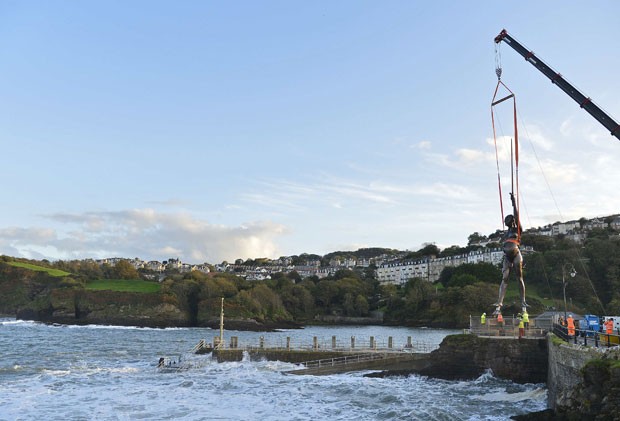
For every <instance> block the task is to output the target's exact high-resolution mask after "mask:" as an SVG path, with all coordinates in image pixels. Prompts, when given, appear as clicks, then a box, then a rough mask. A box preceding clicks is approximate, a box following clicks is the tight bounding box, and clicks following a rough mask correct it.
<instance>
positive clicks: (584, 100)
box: [495, 29, 620, 139]
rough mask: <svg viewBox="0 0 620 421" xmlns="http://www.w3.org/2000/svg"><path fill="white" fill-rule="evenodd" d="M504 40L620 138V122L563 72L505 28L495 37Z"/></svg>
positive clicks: (497, 41)
mask: <svg viewBox="0 0 620 421" xmlns="http://www.w3.org/2000/svg"><path fill="white" fill-rule="evenodd" d="M502 41H504V42H505V43H507V44H508V45H509V46H510V47H512V49H513V50H515V51H516V52H517V53H519V54H520V55H521V56H523V58H524V59H525V60H526V61H529V62H530V63H531V64H532V66H534V67H536V68H537V69H538V70H539V71H540V72H541V73H542V74H544V75H545V76H547V77H548V78H549V80H551V83H553V84H555V85H557V86H558V87H559V88H560V89H561V90H563V91H564V92H565V93H566V94H567V95H568V96H570V97H571V98H572V99H574V100H575V102H577V104H579V106H580V107H581V108H583V109H584V110H586V111H587V112H588V113H590V115H591V116H592V117H594V118H595V119H596V120H597V121H598V122H599V123H601V124H602V125H603V126H605V128H607V130H609V131H610V132H611V135H612V136H615V137H617V138H618V139H620V124H618V123H617V122H616V121H615V120H614V119H613V118H611V116H609V115H608V114H607V113H606V112H605V111H603V110H602V109H600V108H599V107H598V106H597V105H596V104H595V103H594V102H592V100H591V99H590V98H588V97H586V96H585V95H583V94H582V93H581V92H579V91H578V90H577V88H575V87H574V86H573V85H571V84H570V83H569V82H568V81H567V80H566V79H564V78H563V77H562V75H561V74H559V73H557V72H556V71H554V70H553V69H551V68H550V67H549V66H547V65H546V64H545V63H544V62H543V61H542V60H541V59H540V58H538V57H536V55H535V54H534V53H533V52H532V51H529V50H528V49H527V48H525V47H524V46H523V45H521V44H520V43H519V42H518V41H517V40H515V39H514V38H513V37H511V36H510V35H509V34H508V32H507V31H506V30H505V29H503V30H502V32H500V33H499V35H498V36H496V37H495V43H496V44H499V43H500V42H502Z"/></svg>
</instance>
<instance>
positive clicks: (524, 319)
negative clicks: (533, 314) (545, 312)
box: [523, 311, 530, 329]
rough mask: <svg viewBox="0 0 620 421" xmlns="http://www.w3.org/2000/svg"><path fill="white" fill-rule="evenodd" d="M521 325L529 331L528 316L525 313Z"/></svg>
mask: <svg viewBox="0 0 620 421" xmlns="http://www.w3.org/2000/svg"><path fill="white" fill-rule="evenodd" d="M523 325H524V326H525V329H529V327H530V315H529V314H527V311H524V312H523Z"/></svg>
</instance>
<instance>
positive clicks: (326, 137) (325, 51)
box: [0, 0, 620, 263]
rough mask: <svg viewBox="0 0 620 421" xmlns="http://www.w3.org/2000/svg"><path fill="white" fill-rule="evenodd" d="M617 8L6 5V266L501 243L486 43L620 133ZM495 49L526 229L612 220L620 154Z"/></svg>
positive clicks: (0, 80) (1, 119) (502, 115)
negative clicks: (588, 102) (478, 236)
mask: <svg viewBox="0 0 620 421" xmlns="http://www.w3.org/2000/svg"><path fill="white" fill-rule="evenodd" d="M513 3H514V2H513ZM618 12H620V3H618V2H615V1H600V2H596V5H592V4H589V3H584V2H577V1H562V2H560V1H550V2H535V1H523V2H517V3H515V4H509V3H508V2H503V3H502V2H499V3H498V2H495V3H490V2H475V3H474V2H447V1H439V2H421V1H390V2H370V1H352V0H351V1H338V2H333V1H313V2H287V1H262V2H254V1H232V2H216V1H184V2H172V1H132V2H122V1H105V2H104V1H91V2H46V1H29V2H18V1H5V2H2V3H0V18H1V19H2V25H0V51H2V54H1V59H0V60H2V63H1V65H0V89H1V92H0V98H2V100H1V101H0V107H1V109H0V128H1V130H0V144H1V145H2V152H1V153H0V174H1V175H2V179H3V197H4V200H3V201H2V206H0V254H8V255H12V256H23V257H30V258H37V259H38V258H48V259H72V258H86V257H112V256H124V257H140V258H143V259H147V260H150V259H156V260H164V259H167V258H169V257H178V258H181V259H182V260H183V261H188V262H193V263H200V262H203V261H208V262H212V263H213V262H220V261H222V260H234V259H235V258H239V257H240V258H250V257H252V258H255V257H278V256H281V255H292V254H300V253H304V252H307V253H316V254H325V253H328V252H331V251H335V250H355V249H357V248H360V247H389V248H397V249H414V250H417V249H418V248H420V247H421V246H422V244H423V243H426V242H435V243H436V244H437V245H438V246H440V247H441V248H443V247H447V246H450V245H465V244H466V242H467V237H468V235H470V234H471V233H473V232H475V231H478V232H481V233H483V234H488V233H490V232H493V231H495V230H496V229H499V228H501V225H500V223H501V214H500V208H499V197H498V191H497V190H498V189H497V170H496V163H495V149H494V147H493V138H492V136H493V133H492V127H491V113H490V103H491V98H492V96H493V90H494V89H495V84H496V82H497V78H496V76H495V59H496V54H495V44H494V43H493V38H494V37H495V36H496V35H497V34H498V33H499V32H500V30H501V29H502V28H506V29H507V30H508V31H509V32H510V33H511V34H512V35H513V36H514V37H515V38H517V39H518V40H519V41H520V42H522V43H523V44H524V45H525V46H526V47H528V48H530V49H532V50H534V52H535V53H536V54H537V55H538V56H539V57H540V58H542V59H543V60H544V61H546V62H547V64H549V65H550V66H551V67H553V68H554V69H555V70H557V71H558V72H560V73H562V74H563V75H564V76H565V77H566V78H567V79H569V80H570V81H571V82H572V83H574V84H575V85H576V86H577V87H578V88H579V89H581V90H582V91H583V92H584V94H586V95H588V96H590V97H592V99H593V100H594V101H595V102H596V103H597V104H598V105H599V106H601V107H602V108H604V109H605V110H607V111H608V112H609V114H611V115H612V116H613V117H614V118H616V119H620V95H618V93H620V77H618V70H619V69H620V55H619V54H618V48H617V40H618V39H620V25H618V24H617V16H618ZM500 52H501V63H502V66H503V69H504V72H503V78H502V79H503V81H504V82H505V83H506V85H507V86H508V87H510V89H511V90H512V91H513V92H514V93H515V94H516V97H517V106H518V111H519V125H520V128H519V130H520V136H521V147H522V149H521V157H520V158H521V165H520V185H521V204H522V215H523V225H524V226H525V227H526V228H527V227H532V226H541V225H545V224H548V223H552V222H555V221H558V220H569V219H574V218H580V217H594V216H603V215H609V214H614V213H620V198H619V196H618V195H617V194H616V193H617V191H618V187H619V185H618V183H620V181H618V180H620V169H619V168H620V166H618V165H617V161H618V159H617V158H618V157H619V156H620V142H618V141H617V140H616V139H615V138H613V137H612V136H610V134H609V133H608V131H607V130H605V129H604V128H603V127H602V126H601V125H600V124H599V123H597V122H596V121H595V120H594V119H593V118H592V117H591V116H589V115H588V114H587V113H586V112H585V111H583V110H581V109H580V108H579V106H578V105H577V104H575V103H574V102H573V100H571V99H570V98H569V97H568V96H567V95H566V94H564V93H563V92H562V91H561V90H560V89H558V88H557V87H556V86H553V85H552V84H551V83H550V82H549V81H548V80H547V79H546V78H545V77H544V76H543V75H542V74H541V73H539V72H538V71H537V70H536V69H535V68H534V67H533V66H531V65H530V64H528V63H527V62H525V61H524V60H523V58H521V57H520V56H518V54H517V53H516V52H514V51H513V50H512V49H510V48H509V47H508V46H506V45H503V46H501V47H500ZM505 104H506V107H498V110H497V112H498V114H497V116H496V117H497V119H498V134H499V136H500V137H501V138H500V150H501V151H502V155H501V162H500V167H501V171H502V173H503V174H502V179H503V181H504V182H505V183H509V181H510V180H509V164H508V160H509V152H508V148H507V147H506V146H505V144H506V142H502V140H503V139H504V138H503V137H510V136H511V133H512V127H511V125H510V124H511V123H510V118H511V112H512V109H511V108H510V106H509V104H508V102H506V103H505ZM502 136H503V137H502ZM507 191H508V187H507V186H506V187H505V190H504V192H505V193H506V192H507ZM505 196H506V197H504V200H505V206H507V204H508V201H507V199H508V197H507V194H505Z"/></svg>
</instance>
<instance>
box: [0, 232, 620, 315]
mask: <svg viewBox="0 0 620 421" xmlns="http://www.w3.org/2000/svg"><path fill="white" fill-rule="evenodd" d="M523 244H525V245H530V246H532V247H533V248H534V250H535V252H533V253H529V254H527V255H525V256H524V261H525V267H524V276H525V282H526V287H527V291H528V294H527V296H528V303H529V304H530V305H531V309H530V314H537V313H540V312H543V311H545V310H548V309H553V308H556V309H557V310H562V309H563V306H564V303H563V296H564V292H565V293H566V296H567V297H568V299H567V306H568V307H569V311H573V312H578V313H593V314H608V315H613V314H615V315H618V314H620V288H619V287H620V237H619V236H618V234H617V233H615V232H613V231H610V230H606V229H601V230H594V231H592V232H591V233H590V235H589V236H588V239H587V240H586V241H585V242H584V243H583V244H581V245H579V244H577V243H575V242H573V241H572V240H568V239H564V238H562V237H561V236H559V237H542V236H536V235H528V234H524V235H523ZM470 249H472V246H468V247H467V248H462V249H460V251H461V252H465V251H468V250H470ZM457 251H459V249H458V248H457V247H456V246H453V247H450V248H448V249H445V250H443V251H442V250H439V249H437V247H436V246H434V245H432V246H428V245H427V246H425V247H423V248H422V249H420V250H418V251H417V252H411V253H410V255H409V256H407V257H409V258H419V257H422V256H427V255H428V254H429V253H437V254H441V253H446V252H448V253H456V252H457ZM444 255H445V254H444ZM7 258H8V257H4V259H7ZM35 263H39V264H41V265H47V266H49V267H53V268H57V269H61V270H64V271H66V272H70V273H71V275H70V277H69V278H70V279H69V280H65V281H63V282H62V283H61V284H60V285H59V287H65V288H67V287H70V288H80V287H83V286H84V285H85V283H86V282H87V281H88V280H89V279H149V278H150V276H149V275H152V274H149V273H145V272H142V271H139V270H136V269H135V268H134V267H133V266H132V265H131V264H130V263H129V262H128V261H127V262H123V261H121V262H119V263H117V264H116V265H115V266H109V265H105V264H104V265H102V266H100V265H98V264H96V263H95V262H91V261H78V260H76V261H57V262H48V261H40V262H36V261H35ZM375 269H376V268H375V267H372V266H371V267H369V268H365V269H356V270H349V269H343V270H339V271H337V272H336V273H335V274H334V275H333V276H330V277H326V278H322V279H319V278H317V277H316V276H313V277H307V278H304V279H302V278H301V276H300V275H299V274H298V273H297V272H295V271H292V272H289V273H276V274H273V275H272V278H271V279H267V280H261V281H247V280H245V279H243V278H241V277H238V276H235V275H234V274H231V273H209V274H205V273H202V272H197V271H194V272H190V273H184V274H182V273H179V272H176V271H174V270H172V271H169V272H168V273H166V275H165V279H164V280H163V281H162V282H161V289H160V294H163V295H164V296H165V297H167V300H168V301H169V302H171V303H173V304H175V305H177V306H179V307H180V308H181V309H183V310H185V311H188V312H189V314H192V315H194V316H195V317H198V316H199V315H201V314H202V315H203V316H204V313H205V312H206V313H208V314H209V315H212V316H214V317H217V315H218V314H219V300H220V298H221V297H223V298H225V301H226V312H227V316H229V317H241V318H252V319H256V320H259V321H275V322H277V321H293V322H297V323H301V324H305V323H316V322H317V320H318V319H320V318H321V316H342V317H368V316H370V315H371V314H376V312H380V313H381V314H382V315H383V320H384V322H385V323H389V324H398V325H413V326H436V327H440V326H444V327H457V326H466V325H468V323H469V316H470V315H476V316H478V315H479V314H480V313H481V312H483V311H489V310H491V309H492V304H493V303H494V302H495V301H496V299H497V292H498V287H499V283H500V280H501V272H500V268H499V267H498V266H495V265H492V264H489V263H476V264H464V265H461V266H458V267H448V268H446V269H444V271H443V272H442V274H441V276H440V279H439V280H438V281H437V282H435V283H430V282H428V281H427V280H424V279H415V278H414V279H410V280H409V281H408V282H406V283H405V284H403V285H380V284H379V282H378V281H377V279H376V275H375ZM569 272H570V273H571V274H572V273H576V275H575V276H574V277H572V276H568V273H569ZM563 281H564V282H563ZM152 282H156V281H155V280H153V281H152ZM509 288H511V289H514V291H515V296H514V300H513V301H514V302H511V295H510V293H509V294H508V296H507V301H506V307H505V311H507V312H510V311H513V312H514V313H515V314H516V313H517V312H519V308H518V299H517V295H518V294H516V281H515V280H514V279H511V280H510V286H509ZM509 292H510V289H509ZM511 306H512V307H511Z"/></svg>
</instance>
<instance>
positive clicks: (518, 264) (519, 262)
mask: <svg viewBox="0 0 620 421" xmlns="http://www.w3.org/2000/svg"><path fill="white" fill-rule="evenodd" d="M514 267H515V274H516V276H517V280H518V281H519V289H520V291H521V307H522V310H523V311H524V312H525V311H526V309H525V308H526V307H527V303H526V301H525V282H524V281H523V257H522V256H521V252H520V251H519V252H518V253H517V256H516V257H515V260H514Z"/></svg>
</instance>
